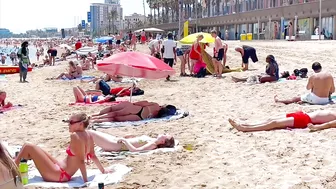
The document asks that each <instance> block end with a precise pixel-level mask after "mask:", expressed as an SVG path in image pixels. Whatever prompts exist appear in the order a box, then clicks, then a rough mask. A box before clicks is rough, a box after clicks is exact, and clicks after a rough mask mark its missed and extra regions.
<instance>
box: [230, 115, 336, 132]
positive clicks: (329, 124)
mask: <svg viewBox="0 0 336 189" xmlns="http://www.w3.org/2000/svg"><path fill="white" fill-rule="evenodd" d="M229 123H230V124H231V125H232V126H233V127H234V128H236V129H237V130H238V131H242V132H253V131H269V130H275V129H286V128H293V129H304V128H307V127H308V128H309V129H310V130H313V131H317V130H323V129H329V128H336V112H334V111H329V110H319V111H315V112H311V113H304V112H302V111H298V112H295V113H289V114H287V115H286V117H284V116H283V117H279V118H277V119H270V120H268V121H265V122H262V123H258V124H240V123H237V122H236V121H234V120H232V119H229Z"/></svg>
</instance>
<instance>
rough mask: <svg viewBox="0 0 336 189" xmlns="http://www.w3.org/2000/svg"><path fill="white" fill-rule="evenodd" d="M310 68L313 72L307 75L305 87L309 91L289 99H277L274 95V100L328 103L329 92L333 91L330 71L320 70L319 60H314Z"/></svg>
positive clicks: (316, 103)
mask: <svg viewBox="0 0 336 189" xmlns="http://www.w3.org/2000/svg"><path fill="white" fill-rule="evenodd" d="M312 69H313V70H314V72H315V74H314V75H312V76H310V77H309V79H308V83H307V87H306V88H307V90H310V93H307V94H305V95H303V96H301V97H294V98H292V99H289V100H279V99H278V98H277V96H275V97H274V100H275V102H280V103H284V104H292V103H303V102H306V103H310V104H314V105H325V104H329V103H330V102H331V94H332V93H334V92H335V84H334V78H333V76H332V75H331V74H330V73H327V72H322V66H321V64H320V63H319V62H314V63H313V65H312Z"/></svg>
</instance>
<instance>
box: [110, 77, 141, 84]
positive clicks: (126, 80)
mask: <svg viewBox="0 0 336 189" xmlns="http://www.w3.org/2000/svg"><path fill="white" fill-rule="evenodd" d="M141 80H142V78H135V79H132V78H122V80H121V81H120V82H115V81H112V80H111V81H108V83H133V82H134V81H135V82H139V81H141Z"/></svg>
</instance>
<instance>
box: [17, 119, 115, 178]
mask: <svg viewBox="0 0 336 189" xmlns="http://www.w3.org/2000/svg"><path fill="white" fill-rule="evenodd" d="M89 119H90V118H89V116H87V115H86V114H84V113H80V114H75V115H72V116H71V117H70V119H69V120H66V121H65V122H67V123H68V125H69V132H70V133H71V134H70V145H69V146H68V147H67V149H66V150H65V152H66V154H67V156H66V158H65V159H64V160H63V161H58V160H56V159H55V158H53V157H52V156H51V155H50V154H49V153H48V152H46V151H44V150H43V149H42V148H40V147H39V146H37V145H35V144H31V143H26V144H24V145H23V146H22V148H21V151H20V152H19V154H18V155H17V157H16V158H15V164H16V165H17V166H19V164H20V161H21V160H22V159H25V160H33V161H34V164H35V166H36V168H37V170H38V171H39V172H40V174H41V176H42V178H43V180H44V181H46V182H68V181H70V180H71V177H72V176H73V175H74V174H75V173H76V172H77V171H78V170H80V171H81V173H82V178H83V181H84V183H85V182H88V177H87V170H86V164H85V159H86V160H90V159H91V160H92V161H93V162H94V163H95V164H96V166H97V167H98V169H99V170H100V171H101V172H102V173H103V174H105V173H111V172H112V171H113V170H107V169H104V167H103V166H102V165H101V163H100V161H99V160H98V158H97V156H96V154H95V151H94V142H93V137H92V136H91V135H90V134H89V133H88V132H87V131H86V128H87V127H88V125H89Z"/></svg>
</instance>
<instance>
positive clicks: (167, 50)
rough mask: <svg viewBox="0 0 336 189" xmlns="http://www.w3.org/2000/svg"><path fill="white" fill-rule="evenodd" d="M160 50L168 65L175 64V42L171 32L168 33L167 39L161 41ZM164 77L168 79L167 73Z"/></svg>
mask: <svg viewBox="0 0 336 189" xmlns="http://www.w3.org/2000/svg"><path fill="white" fill-rule="evenodd" d="M162 51H163V61H164V62H165V63H166V64H168V65H169V66H170V67H173V64H176V43H175V41H174V39H173V34H172V33H168V40H166V41H164V42H163V44H162ZM166 79H167V80H168V81H169V80H170V76H169V75H168V76H167V78H166Z"/></svg>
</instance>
